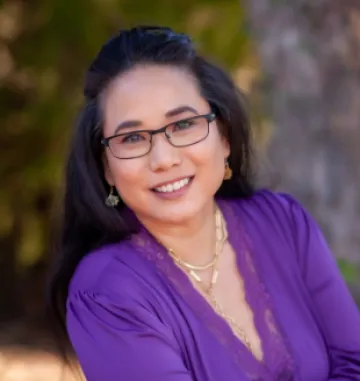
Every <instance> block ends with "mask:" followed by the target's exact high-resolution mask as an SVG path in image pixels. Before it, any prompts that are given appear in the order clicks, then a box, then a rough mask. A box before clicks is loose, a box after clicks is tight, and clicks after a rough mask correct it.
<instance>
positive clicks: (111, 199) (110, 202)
mask: <svg viewBox="0 0 360 381" xmlns="http://www.w3.org/2000/svg"><path fill="white" fill-rule="evenodd" d="M119 202H120V197H119V196H116V195H114V187H110V193H109V196H107V198H106V200H105V204H106V205H107V206H111V207H114V206H116V205H117V204H118V203H119Z"/></svg>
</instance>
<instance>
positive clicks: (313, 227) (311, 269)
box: [292, 201, 360, 381]
mask: <svg viewBox="0 0 360 381" xmlns="http://www.w3.org/2000/svg"><path fill="white" fill-rule="evenodd" d="M292 216H293V219H294V223H295V224H296V227H295V229H296V231H297V233H296V235H297V247H298V256H299V261H300V265H301V269H302V273H303V277H304V280H305V284H306V286H307V288H308V290H309V293H310V296H311V299H312V301H313V306H314V312H315V315H316V317H317V319H318V321H319V324H320V326H321V328H322V331H323V335H324V337H325V340H326V341H327V347H328V350H329V355H330V368H331V372H330V376H329V380H338V381H341V380H342V381H350V380H353V381H355V380H358V381H359V380H360V313H359V310H358V308H357V306H356V304H355V302H354V300H353V298H352V296H351V294H350V292H349V290H348V288H347V285H346V283H345V281H344V280H343V278H342V276H341V273H340V271H339V270H338V267H337V264H336V261H335V259H334V257H333V256H332V254H331V252H330V250H329V248H328V246H327V244H326V242H325V239H324V237H323V235H322V233H321V231H320V229H319V227H318V225H317V224H316V223H315V221H314V220H313V219H312V218H311V216H309V214H307V213H306V212H305V211H304V209H303V208H302V207H301V206H300V205H299V204H298V203H297V202H295V201H293V203H292Z"/></svg>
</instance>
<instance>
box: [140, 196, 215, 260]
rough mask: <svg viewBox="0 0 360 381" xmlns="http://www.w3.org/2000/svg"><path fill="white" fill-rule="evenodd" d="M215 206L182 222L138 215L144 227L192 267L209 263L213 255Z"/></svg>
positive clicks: (212, 204)
mask: <svg viewBox="0 0 360 381" xmlns="http://www.w3.org/2000/svg"><path fill="white" fill-rule="evenodd" d="M214 212H215V204H214V202H211V203H209V205H207V206H206V207H205V208H204V209H203V210H201V211H200V212H199V213H198V214H197V215H195V216H193V217H192V218H189V219H188V220H186V221H183V222H182V223H177V224H171V223H169V222H167V221H158V220H151V219H147V218H142V217H141V216H137V217H138V219H139V220H140V222H141V223H142V224H143V225H144V226H145V228H146V229H147V230H148V231H149V232H150V233H151V234H152V235H153V236H154V237H155V239H157V240H158V241H159V242H161V244H162V245H163V246H164V247H165V248H167V249H170V248H171V249H172V250H173V251H174V252H175V254H176V255H177V256H178V257H179V258H181V259H182V260H184V261H186V262H189V263H191V264H193V265H203V264H205V263H208V262H209V261H210V260H211V259H212V258H213V256H214V252H215V219H214Z"/></svg>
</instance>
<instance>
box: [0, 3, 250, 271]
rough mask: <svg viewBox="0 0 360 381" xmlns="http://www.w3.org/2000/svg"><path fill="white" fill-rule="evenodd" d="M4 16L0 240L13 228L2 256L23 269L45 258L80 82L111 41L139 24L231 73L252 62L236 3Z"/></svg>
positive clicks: (20, 9) (92, 6)
mask: <svg viewBox="0 0 360 381" xmlns="http://www.w3.org/2000/svg"><path fill="white" fill-rule="evenodd" d="M2 16H3V17H5V18H6V17H7V19H8V20H10V21H11V22H12V25H14V26H15V28H14V31H15V32H13V33H10V34H8V35H5V37H4V46H2V45H1V44H0V56H1V53H2V52H4V51H5V52H6V53H8V55H9V57H10V61H11V65H10V66H11V69H10V70H9V72H8V73H7V74H6V75H4V76H3V77H1V73H2V72H3V71H2V67H4V62H5V61H1V62H0V123H1V126H2V128H1V129H0V147H1V150H0V176H1V183H2V189H1V190H0V212H1V216H2V218H1V222H0V240H1V239H4V238H6V236H7V235H11V234H12V232H13V231H14V229H15V225H16V229H17V232H18V234H20V236H19V237H18V238H19V239H18V240H16V242H15V243H14V245H15V246H14V247H12V249H11V250H12V253H9V255H16V256H17V259H18V263H19V266H20V268H21V267H24V268H26V267H27V266H30V265H32V264H34V263H36V262H37V261H38V260H39V259H41V258H42V257H44V256H46V254H47V252H48V250H49V247H48V246H49V234H50V231H51V224H50V221H51V220H50V219H51V210H52V205H53V204H54V200H55V198H56V197H57V192H58V189H59V186H60V183H61V179H62V168H63V162H64V157H65V154H66V150H67V144H68V139H69V134H70V133H71V127H72V123H73V120H74V117H75V115H76V112H77V110H78V108H79V107H80V106H81V103H82V93H81V92H82V89H81V88H82V80H83V75H84V73H85V70H86V67H87V65H88V64H89V62H90V60H91V59H92V58H93V56H94V55H95V54H96V53H97V51H98V50H99V48H100V46H101V45H102V44H103V43H104V42H105V41H106V40H107V39H108V38H109V37H110V36H111V35H112V34H114V33H116V32H117V31H118V30H119V29H121V28H123V27H129V26H134V25H136V24H151V25H154V24H160V25H169V26H171V27H173V28H174V29H176V30H178V31H183V32H186V33H189V34H190V35H192V36H193V39H194V41H195V43H196V44H197V45H198V47H199V49H200V50H201V51H202V52H204V53H205V54H207V55H210V56H212V57H216V59H217V61H219V62H220V63H222V64H223V65H224V66H227V67H229V68H235V67H237V66H238V65H239V64H241V62H244V61H246V60H247V59H248V58H249V57H251V54H250V49H251V47H250V40H249V34H248V33H247V31H246V25H245V23H244V12H243V10H242V9H241V7H240V6H239V2H238V0H207V1H206V0H199V1H193V0H172V1H168V0H153V1H148V0H122V1H115V0H106V1H105V0H76V1H70V0H44V1H39V0H38V1H32V2H14V1H11V0H7V1H1V3H0V19H1V17H2ZM1 31H2V28H1V27H0V35H1V33H2V32H1ZM44 200H46V202H45V203H44ZM15 221H16V224H15Z"/></svg>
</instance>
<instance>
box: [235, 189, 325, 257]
mask: <svg viewBox="0 0 360 381" xmlns="http://www.w3.org/2000/svg"><path fill="white" fill-rule="evenodd" d="M230 205H231V209H232V210H234V211H235V214H236V216H237V217H238V219H239V220H240V221H241V223H242V225H244V226H245V227H248V228H249V230H250V231H251V234H250V236H251V237H252V238H253V239H256V240H261V241H264V240H266V241H267V242H268V243H272V244H273V246H274V247H278V246H279V245H280V244H281V242H283V243H286V245H287V246H288V247H290V248H291V249H292V250H293V251H295V253H297V255H301V254H299V252H301V251H302V250H301V246H306V244H307V242H308V240H309V237H311V236H315V235H317V236H321V232H320V230H319V227H318V225H317V223H316V222H315V221H314V219H313V218H312V217H311V215H310V214H309V213H308V212H307V210H306V209H305V208H304V207H303V205H302V204H301V203H300V202H299V201H298V200H297V199H296V198H295V197H293V196H292V195H290V194H287V193H282V192H273V191H270V190H267V189H261V190H258V191H256V192H255V193H254V194H253V195H252V196H250V197H248V198H246V199H237V200H232V201H230Z"/></svg>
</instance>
